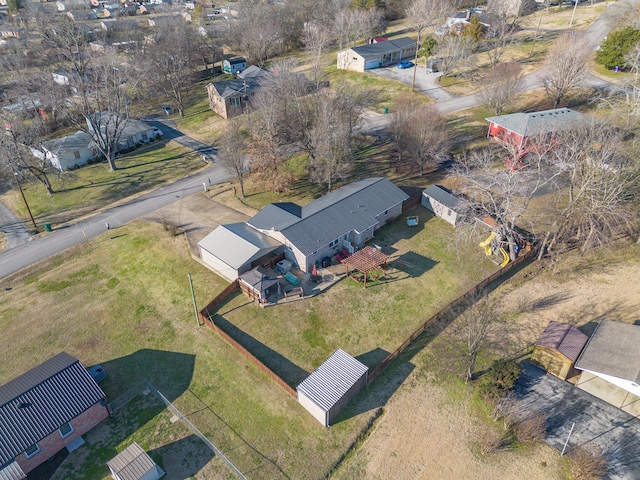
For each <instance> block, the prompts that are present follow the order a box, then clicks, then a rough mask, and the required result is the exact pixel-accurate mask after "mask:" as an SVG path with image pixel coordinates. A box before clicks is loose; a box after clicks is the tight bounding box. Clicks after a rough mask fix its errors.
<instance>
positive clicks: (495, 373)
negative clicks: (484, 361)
mask: <svg viewBox="0 0 640 480" xmlns="http://www.w3.org/2000/svg"><path fill="white" fill-rule="evenodd" d="M521 372H522V367H521V366H520V364H519V363H518V362H516V361H515V360H496V361H495V362H493V365H492V366H491V368H490V369H489V371H488V372H487V373H485V374H484V375H483V376H482V377H481V378H480V385H478V389H477V392H478V395H480V396H481V397H482V398H484V399H493V400H496V399H498V398H501V397H502V396H503V395H504V394H505V393H506V392H507V391H508V390H511V389H512V388H513V386H514V385H515V383H516V380H517V379H518V377H519V376H520V373H521Z"/></svg>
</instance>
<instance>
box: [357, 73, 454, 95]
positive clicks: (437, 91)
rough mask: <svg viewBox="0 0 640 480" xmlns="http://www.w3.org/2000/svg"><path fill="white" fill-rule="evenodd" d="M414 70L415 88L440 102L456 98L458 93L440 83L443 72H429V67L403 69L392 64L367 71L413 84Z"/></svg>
mask: <svg viewBox="0 0 640 480" xmlns="http://www.w3.org/2000/svg"><path fill="white" fill-rule="evenodd" d="M414 70H415V71H416V85H415V88H416V90H417V91H419V92H422V93H424V94H426V95H428V96H430V97H431V98H433V99H434V100H435V101H436V102H438V103H440V102H446V101H449V100H453V99H454V98H456V95H453V94H452V93H449V92H448V91H447V90H445V89H444V88H442V86H441V85H440V84H439V83H438V79H439V78H440V77H441V76H442V74H441V73H427V69H426V68H425V67H424V66H422V67H420V66H418V67H413V68H404V69H403V68H397V67H396V66H395V65H392V66H390V67H384V68H374V69H372V70H367V72H368V73H372V74H374V75H379V76H381V77H384V78H389V79H391V80H396V81H398V82H402V83H406V84H407V85H411V83H412V81H413V71H414Z"/></svg>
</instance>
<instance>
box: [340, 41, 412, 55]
mask: <svg viewBox="0 0 640 480" xmlns="http://www.w3.org/2000/svg"><path fill="white" fill-rule="evenodd" d="M412 46H413V47H415V46H416V41H415V40H413V39H411V38H409V37H402V38H397V39H394V40H388V41H386V42H378V43H371V44H369V45H360V46H359V47H353V48H352V49H351V50H353V51H354V52H356V53H357V54H358V55H360V56H362V57H367V56H378V55H380V54H381V53H382V54H384V53H392V52H396V51H398V50H402V49H404V48H410V47H412Z"/></svg>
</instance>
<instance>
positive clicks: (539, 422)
mask: <svg viewBox="0 0 640 480" xmlns="http://www.w3.org/2000/svg"><path fill="white" fill-rule="evenodd" d="M511 428H512V430H513V433H514V434H515V437H516V439H517V440H518V442H519V443H521V444H523V445H532V444H534V443H536V442H541V441H542V440H544V439H545V438H546V436H547V416H546V415H545V414H544V413H542V412H535V413H532V414H531V415H529V416H527V417H525V418H523V419H521V420H517V421H515V422H513V425H512V427H511Z"/></svg>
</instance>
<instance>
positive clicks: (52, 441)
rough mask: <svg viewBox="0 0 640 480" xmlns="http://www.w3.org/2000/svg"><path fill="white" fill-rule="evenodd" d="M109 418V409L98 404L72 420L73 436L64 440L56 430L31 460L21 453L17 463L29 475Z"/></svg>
mask: <svg viewBox="0 0 640 480" xmlns="http://www.w3.org/2000/svg"><path fill="white" fill-rule="evenodd" d="M108 416H109V412H108V411H107V407H103V406H100V403H96V404H95V405H94V406H93V407H91V408H90V409H89V410H86V411H84V412H83V413H81V414H80V415H78V416H77V417H76V418H74V419H73V420H71V426H72V427H73V432H72V433H71V435H69V436H68V437H66V438H62V437H61V436H60V432H58V430H56V431H55V432H53V433H51V434H50V435H49V436H47V437H45V438H44V439H42V440H40V441H39V442H38V445H39V446H40V451H39V452H38V453H36V454H35V455H34V456H33V457H31V458H27V456H26V455H25V454H24V453H21V454H20V455H18V456H17V457H16V462H18V464H19V465H20V468H22V470H23V471H24V473H29V472H30V471H31V470H33V469H34V468H36V467H37V466H38V465H40V464H41V463H42V462H45V461H47V460H48V459H49V458H50V457H52V456H53V455H55V454H56V453H57V452H59V451H60V450H62V449H63V448H64V447H66V446H67V445H68V444H69V443H70V442H71V441H72V440H74V439H76V438H78V437H79V436H80V435H84V434H85V433H87V432H88V431H89V430H91V429H92V428H93V427H94V426H96V425H97V424H98V423H100V422H101V421H102V420H104V419H105V418H107V417H108Z"/></svg>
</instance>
